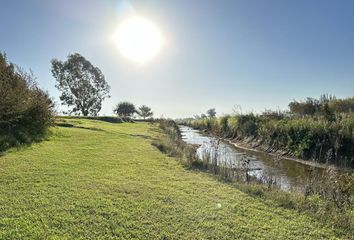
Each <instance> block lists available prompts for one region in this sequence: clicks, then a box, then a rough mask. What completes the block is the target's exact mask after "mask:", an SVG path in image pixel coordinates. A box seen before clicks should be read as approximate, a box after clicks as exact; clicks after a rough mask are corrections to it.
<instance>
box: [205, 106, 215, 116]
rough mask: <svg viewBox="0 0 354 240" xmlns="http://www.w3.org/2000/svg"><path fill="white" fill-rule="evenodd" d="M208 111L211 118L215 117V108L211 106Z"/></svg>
mask: <svg viewBox="0 0 354 240" xmlns="http://www.w3.org/2000/svg"><path fill="white" fill-rule="evenodd" d="M206 113H207V115H208V117H209V118H213V117H215V116H216V111H215V108H210V109H209V110H208V111H207V112H206Z"/></svg>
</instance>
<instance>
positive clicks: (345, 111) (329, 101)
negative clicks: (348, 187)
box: [182, 95, 354, 168]
mask: <svg viewBox="0 0 354 240" xmlns="http://www.w3.org/2000/svg"><path fill="white" fill-rule="evenodd" d="M289 108H290V111H288V112H280V111H266V112H264V113H262V114H258V115H257V114H253V113H250V114H237V113H235V114H233V115H224V116H221V117H219V118H216V117H206V116H205V115H204V116H202V117H200V116H197V117H196V118H195V119H187V120H184V121H182V123H183V124H186V125H189V126H191V127H193V128H196V129H199V130H204V131H207V132H210V133H212V134H214V135H216V136H219V137H221V138H227V139H231V140H234V141H243V142H246V143H250V144H252V145H253V146H263V147H264V148H265V149H266V151H268V152H280V153H281V154H282V155H287V156H292V157H297V158H301V159H303V160H309V161H313V162H318V163H326V164H333V165H336V166H340V167H352V168H353V167H354V134H353V133H354V114H353V113H352V111H353V110H354V97H353V98H347V99H336V98H335V97H332V96H327V95H323V96H321V98H320V99H319V100H317V99H312V98H308V99H306V100H305V101H303V102H297V101H294V102H291V103H290V104H289Z"/></svg>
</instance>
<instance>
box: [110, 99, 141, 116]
mask: <svg viewBox="0 0 354 240" xmlns="http://www.w3.org/2000/svg"><path fill="white" fill-rule="evenodd" d="M113 112H114V113H115V114H117V115H118V116H119V117H123V118H130V117H132V116H133V114H134V113H136V112H137V111H136V109H135V105H134V104H133V103H130V102H120V103H118V104H117V106H116V107H115V108H114V110H113Z"/></svg>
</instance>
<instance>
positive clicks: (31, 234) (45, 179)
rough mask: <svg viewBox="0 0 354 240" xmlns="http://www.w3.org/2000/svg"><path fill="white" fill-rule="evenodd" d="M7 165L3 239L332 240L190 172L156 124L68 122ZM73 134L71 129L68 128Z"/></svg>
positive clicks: (2, 179)
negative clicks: (162, 142) (164, 149)
mask: <svg viewBox="0 0 354 240" xmlns="http://www.w3.org/2000/svg"><path fill="white" fill-rule="evenodd" d="M66 121H67V123H68V124H70V125H72V126H71V127H56V128H53V129H52V131H53V134H52V137H51V138H50V139H49V140H48V141H44V142H41V143H36V144H33V145H32V146H30V147H26V148H23V149H20V150H16V149H13V150H10V151H8V152H7V154H6V155H5V156H2V157H0V239H73V238H75V239H335V238H336V237H340V236H339V235H338V234H339V233H338V232H337V231H336V229H334V228H330V227H326V226H324V225H323V224H322V223H321V222H320V221H318V219H316V218H313V217H311V216H309V215H306V214H301V213H299V212H298V211H295V210H291V209H286V208H284V207H281V206H279V204H278V203H276V202H274V201H270V200H262V199H260V198H258V197H254V196H253V195H252V194H246V193H245V192H242V191H240V190H238V189H236V188H235V187H233V186H231V185H228V184H225V183H223V182H220V181H217V180H216V179H215V177H213V176H212V175H210V174H208V173H205V172H200V171H191V170H187V169H185V168H184V167H183V166H182V165H181V164H179V163H178V161H176V159H175V158H173V157H168V156H167V155H165V154H162V153H161V152H160V151H159V150H158V149H157V148H155V147H154V146H152V145H151V143H152V141H153V140H154V139H156V138H161V136H162V133H161V132H160V130H159V129H158V128H157V126H155V125H152V124H149V123H121V124H112V123H107V122H103V121H95V120H85V119H77V120H76V119H66ZM68 126H69V125H68Z"/></svg>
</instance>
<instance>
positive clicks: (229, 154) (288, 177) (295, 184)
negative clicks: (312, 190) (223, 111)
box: [180, 126, 323, 191]
mask: <svg viewBox="0 0 354 240" xmlns="http://www.w3.org/2000/svg"><path fill="white" fill-rule="evenodd" d="M180 130H181V134H182V138H183V140H184V141H185V142H186V143H189V144H197V145H199V147H198V149H197V154H198V156H199V158H200V159H202V157H203V154H205V153H209V154H211V155H215V154H217V158H218V162H219V163H222V164H223V165H226V166H228V167H237V166H240V164H241V161H242V160H244V159H245V158H247V159H248V160H249V169H251V170H250V171H249V172H248V173H249V175H251V176H253V177H256V178H258V179H260V180H261V179H264V178H268V179H270V178H272V179H274V180H275V181H276V184H277V185H278V186H279V187H280V188H281V189H283V190H285V191H289V190H290V189H291V190H297V191H302V189H303V188H304V185H305V182H306V181H307V179H308V178H309V177H310V174H312V173H313V172H318V173H321V172H322V171H323V169H321V168H314V167H311V166H308V165H305V164H302V163H299V162H295V161H291V160H286V159H281V160H279V159H277V158H275V157H271V156H269V155H267V154H264V153H254V152H251V151H246V150H240V149H238V148H236V147H234V146H233V145H230V144H228V143H225V142H222V141H221V142H218V141H219V140H218V139H217V138H214V137H210V136H205V135H202V134H201V133H199V131H198V130H195V129H192V128H190V127H187V126H180ZM216 144H217V146H218V147H217V148H215V146H216ZM215 151H216V152H215Z"/></svg>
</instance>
